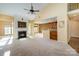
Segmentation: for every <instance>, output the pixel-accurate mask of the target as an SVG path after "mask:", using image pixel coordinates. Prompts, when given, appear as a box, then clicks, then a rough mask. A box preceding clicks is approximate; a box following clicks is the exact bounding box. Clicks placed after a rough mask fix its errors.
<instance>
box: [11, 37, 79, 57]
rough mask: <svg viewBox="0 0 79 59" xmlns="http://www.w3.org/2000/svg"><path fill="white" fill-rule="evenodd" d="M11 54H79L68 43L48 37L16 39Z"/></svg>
mask: <svg viewBox="0 0 79 59" xmlns="http://www.w3.org/2000/svg"><path fill="white" fill-rule="evenodd" d="M10 51H11V53H10V55H11V56H73V55H78V54H77V53H76V51H75V50H74V49H72V48H71V47H70V46H69V45H68V44H65V43H62V42H57V41H53V40H46V39H42V38H40V39H38V38H35V39H25V40H14V42H13V44H12V45H11V49H10Z"/></svg>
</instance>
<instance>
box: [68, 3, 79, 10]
mask: <svg viewBox="0 0 79 59" xmlns="http://www.w3.org/2000/svg"><path fill="white" fill-rule="evenodd" d="M76 9H79V3H68V11H72V10H76Z"/></svg>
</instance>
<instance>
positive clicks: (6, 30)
mask: <svg viewBox="0 0 79 59" xmlns="http://www.w3.org/2000/svg"><path fill="white" fill-rule="evenodd" d="M4 31H5V35H9V34H13V28H12V27H11V26H9V25H8V26H5V27H4Z"/></svg>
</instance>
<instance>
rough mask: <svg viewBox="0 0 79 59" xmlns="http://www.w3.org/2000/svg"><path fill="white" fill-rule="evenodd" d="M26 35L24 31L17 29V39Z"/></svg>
mask: <svg viewBox="0 0 79 59" xmlns="http://www.w3.org/2000/svg"><path fill="white" fill-rule="evenodd" d="M26 37H27V35H26V31H18V39H20V38H26Z"/></svg>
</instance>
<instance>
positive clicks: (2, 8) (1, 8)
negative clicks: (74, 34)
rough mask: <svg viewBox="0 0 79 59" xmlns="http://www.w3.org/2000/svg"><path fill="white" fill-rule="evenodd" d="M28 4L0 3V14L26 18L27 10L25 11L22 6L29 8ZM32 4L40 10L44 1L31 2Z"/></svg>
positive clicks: (43, 5) (44, 4)
mask: <svg viewBox="0 0 79 59" xmlns="http://www.w3.org/2000/svg"><path fill="white" fill-rule="evenodd" d="M30 6H31V4H30V3H0V14H6V15H11V16H20V17H26V18H27V13H28V11H25V10H24V8H26V9H30ZM33 6H34V9H36V10H38V9H39V10H40V11H41V10H42V9H43V7H45V6H46V3H33Z"/></svg>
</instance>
